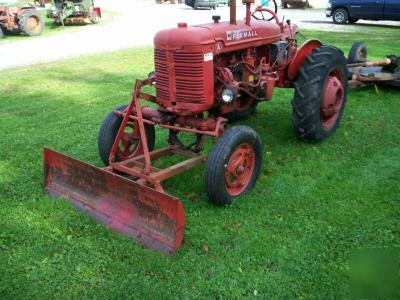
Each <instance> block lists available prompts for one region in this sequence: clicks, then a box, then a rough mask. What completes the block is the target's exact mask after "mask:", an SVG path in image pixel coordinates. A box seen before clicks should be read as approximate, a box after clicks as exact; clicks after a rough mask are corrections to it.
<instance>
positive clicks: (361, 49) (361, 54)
mask: <svg viewBox="0 0 400 300" xmlns="http://www.w3.org/2000/svg"><path fill="white" fill-rule="evenodd" d="M367 58H368V49H367V46H365V44H364V43H363V42H355V43H354V44H353V46H351V49H350V51H349V58H348V59H347V60H348V63H349V64H356V63H362V62H366V61H367Z"/></svg>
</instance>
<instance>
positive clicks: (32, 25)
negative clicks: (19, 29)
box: [27, 17, 40, 32]
mask: <svg viewBox="0 0 400 300" xmlns="http://www.w3.org/2000/svg"><path fill="white" fill-rule="evenodd" d="M27 25H28V26H27V27H28V28H29V30H30V31H32V32H37V31H38V30H39V28H40V22H39V20H38V19H37V18H35V17H30V18H29V19H28V24H27Z"/></svg>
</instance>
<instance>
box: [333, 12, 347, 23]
mask: <svg viewBox="0 0 400 300" xmlns="http://www.w3.org/2000/svg"><path fill="white" fill-rule="evenodd" d="M332 19H333V23H335V24H346V23H347V21H348V20H349V13H348V12H347V10H346V9H344V8H338V9H335V10H334V12H333V14H332Z"/></svg>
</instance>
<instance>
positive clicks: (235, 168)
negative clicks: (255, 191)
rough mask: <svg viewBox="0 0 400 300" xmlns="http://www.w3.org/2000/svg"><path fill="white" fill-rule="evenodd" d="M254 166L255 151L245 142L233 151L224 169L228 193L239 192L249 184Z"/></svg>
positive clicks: (233, 194) (237, 193) (235, 193)
mask: <svg viewBox="0 0 400 300" xmlns="http://www.w3.org/2000/svg"><path fill="white" fill-rule="evenodd" d="M254 166H255V152H254V148H253V146H252V145H250V144H248V143H245V144H241V145H239V146H238V147H237V148H236V149H235V151H233V153H232V155H231V157H230V159H229V162H228V164H227V165H226V169H225V183H226V187H227V191H228V193H229V194H230V195H232V196H235V195H239V194H241V193H242V192H243V191H244V190H245V189H246V187H247V185H248V184H249V182H250V180H251V177H252V174H253V171H254Z"/></svg>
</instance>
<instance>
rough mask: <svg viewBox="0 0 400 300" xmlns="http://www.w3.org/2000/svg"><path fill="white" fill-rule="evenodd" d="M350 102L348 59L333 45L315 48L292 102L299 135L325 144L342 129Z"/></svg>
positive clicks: (298, 81)
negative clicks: (347, 101)
mask: <svg viewBox="0 0 400 300" xmlns="http://www.w3.org/2000/svg"><path fill="white" fill-rule="evenodd" d="M346 99H347V71H346V58H345V57H344V54H343V52H342V51H341V50H339V49H338V48H335V47H331V46H322V47H321V48H319V49H315V50H314V51H313V53H312V54H311V55H310V56H308V57H307V58H306V60H305V62H304V65H303V66H302V67H301V69H300V75H299V78H298V80H297V82H296V83H295V95H294V99H293V102H292V106H293V116H292V123H293V127H294V131H295V134H296V135H297V136H298V137H299V138H301V139H303V140H305V141H309V142H312V141H323V140H325V139H327V138H328V137H329V136H330V135H332V134H333V133H334V132H335V131H336V129H337V127H338V126H339V123H340V119H341V118H342V115H343V109H344V106H345V103H346Z"/></svg>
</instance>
